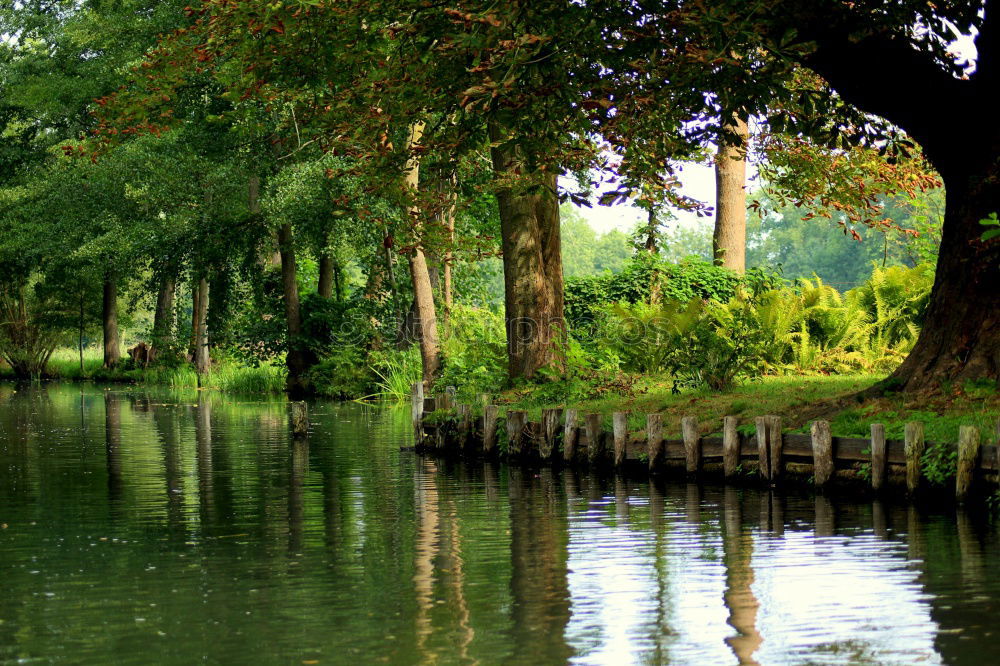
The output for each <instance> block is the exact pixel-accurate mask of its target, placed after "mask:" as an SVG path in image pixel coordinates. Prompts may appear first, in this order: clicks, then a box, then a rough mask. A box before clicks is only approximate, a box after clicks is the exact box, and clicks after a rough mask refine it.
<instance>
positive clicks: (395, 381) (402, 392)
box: [368, 345, 423, 402]
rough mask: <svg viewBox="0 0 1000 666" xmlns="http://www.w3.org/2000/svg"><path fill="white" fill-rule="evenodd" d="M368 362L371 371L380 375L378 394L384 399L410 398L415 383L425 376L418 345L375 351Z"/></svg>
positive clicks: (395, 400)
mask: <svg viewBox="0 0 1000 666" xmlns="http://www.w3.org/2000/svg"><path fill="white" fill-rule="evenodd" d="M368 363H369V367H370V368H371V371H372V372H373V373H374V374H375V376H376V377H378V380H377V381H376V394H377V395H378V397H379V398H381V399H382V400H389V401H394V402H405V401H406V400H409V398H410V392H411V391H412V390H413V385H414V384H415V383H416V382H419V381H421V379H422V377H423V371H422V367H421V360H420V348H419V347H417V345H410V346H409V347H407V348H406V349H393V350H387V351H379V352H374V353H372V354H371V355H370V356H369V360H368Z"/></svg>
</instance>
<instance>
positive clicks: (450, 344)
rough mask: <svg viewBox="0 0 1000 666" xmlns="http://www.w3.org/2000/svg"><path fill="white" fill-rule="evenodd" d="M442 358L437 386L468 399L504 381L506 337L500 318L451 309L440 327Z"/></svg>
mask: <svg viewBox="0 0 1000 666" xmlns="http://www.w3.org/2000/svg"><path fill="white" fill-rule="evenodd" d="M442 330H443V333H444V335H443V336H442V338H441V351H442V354H443V357H444V367H443V368H442V371H441V375H440V378H439V380H438V384H439V385H441V386H455V387H457V388H458V389H459V390H461V391H462V393H463V394H465V395H467V396H469V397H472V396H476V395H478V394H480V393H489V392H491V391H496V389H497V388H498V387H500V386H503V385H504V384H505V383H506V381H507V342H506V340H507V336H506V333H505V329H504V320H503V315H501V314H498V313H496V312H492V311H490V310H483V309H475V308H470V307H467V306H455V307H454V308H452V311H451V313H450V314H449V316H448V319H447V321H446V322H444V325H443V328H442Z"/></svg>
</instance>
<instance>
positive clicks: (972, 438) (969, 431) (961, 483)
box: [955, 426, 979, 502]
mask: <svg viewBox="0 0 1000 666" xmlns="http://www.w3.org/2000/svg"><path fill="white" fill-rule="evenodd" d="M978 462H979V429H978V428H975V427H973V426H962V427H960V428H959V429H958V473H957V474H956V476H955V499H957V500H958V501H959V502H964V501H965V500H966V498H968V496H969V490H970V489H971V488H972V476H973V474H974V473H975V471H976V463H978Z"/></svg>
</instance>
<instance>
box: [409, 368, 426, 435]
mask: <svg viewBox="0 0 1000 666" xmlns="http://www.w3.org/2000/svg"><path fill="white" fill-rule="evenodd" d="M423 418H424V383H423V382H414V383H413V389H412V390H411V391H410V421H411V422H412V423H413V437H414V442H415V443H416V444H418V445H419V444H420V429H421V426H422V423H421V421H422V420H423Z"/></svg>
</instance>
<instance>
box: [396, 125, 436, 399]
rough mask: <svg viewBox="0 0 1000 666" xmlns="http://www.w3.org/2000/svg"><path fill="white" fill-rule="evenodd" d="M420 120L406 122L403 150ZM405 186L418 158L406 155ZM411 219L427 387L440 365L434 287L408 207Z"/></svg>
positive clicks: (411, 182) (413, 182)
mask: <svg viewBox="0 0 1000 666" xmlns="http://www.w3.org/2000/svg"><path fill="white" fill-rule="evenodd" d="M423 133H424V125H423V123H414V124H413V125H411V126H410V133H409V137H408V138H407V151H408V152H409V151H411V150H412V149H413V148H414V146H416V145H418V144H419V143H420V139H421V138H422V137H423ZM405 183H406V186H407V187H408V188H409V189H410V190H412V191H413V192H414V193H416V191H417V188H418V187H419V183H420V158H419V157H415V156H414V157H410V158H409V159H408V160H407V163H406V176H405ZM407 212H408V213H409V215H410V217H411V221H412V222H413V223H414V224H415V225H416V229H415V235H416V238H417V242H416V243H415V244H414V247H413V249H412V250H411V251H410V257H409V265H410V279H411V280H412V281H413V304H414V308H415V310H416V313H417V320H416V329H417V333H418V340H419V342H420V360H421V366H422V368H423V372H422V376H423V381H424V385H425V386H426V387H428V388H429V387H430V386H431V384H432V383H433V382H434V379H435V378H436V377H437V374H438V370H439V368H440V366H441V358H440V357H441V349H440V347H439V344H438V332H437V309H436V308H435V306H434V289H433V287H432V286H431V276H430V271H429V270H428V268H427V258H426V257H425V256H424V249H423V247H422V246H421V245H420V236H421V231H422V229H421V225H420V224H419V220H420V210H419V209H418V208H415V207H411V208H410V209H409V210H408V211H407Z"/></svg>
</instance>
